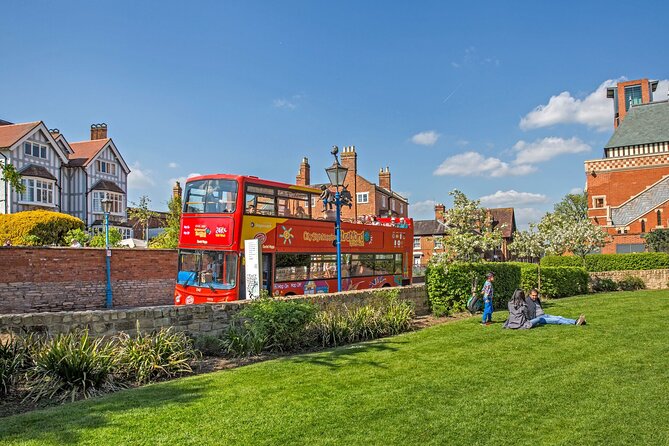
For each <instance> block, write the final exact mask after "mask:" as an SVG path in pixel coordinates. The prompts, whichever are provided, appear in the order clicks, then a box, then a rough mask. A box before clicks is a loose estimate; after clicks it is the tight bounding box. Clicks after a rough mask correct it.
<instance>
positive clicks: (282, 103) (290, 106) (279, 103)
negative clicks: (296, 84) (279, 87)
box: [272, 99, 297, 110]
mask: <svg viewBox="0 0 669 446" xmlns="http://www.w3.org/2000/svg"><path fill="white" fill-rule="evenodd" d="M272 105H273V106H274V108H282V109H284V110H295V108H296V107H297V105H295V103H294V102H291V101H290V100H288V99H274V101H272Z"/></svg>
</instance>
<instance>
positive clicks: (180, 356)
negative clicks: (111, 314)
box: [115, 326, 199, 384]
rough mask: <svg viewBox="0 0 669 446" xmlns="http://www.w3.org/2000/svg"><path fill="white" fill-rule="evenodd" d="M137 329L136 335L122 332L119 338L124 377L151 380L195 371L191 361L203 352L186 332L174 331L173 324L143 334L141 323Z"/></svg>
mask: <svg viewBox="0 0 669 446" xmlns="http://www.w3.org/2000/svg"><path fill="white" fill-rule="evenodd" d="M137 331H138V333H137V335H135V336H134V337H131V336H129V335H128V334H126V333H121V334H119V335H118V336H117V337H116V339H115V344H116V350H117V352H116V357H117V360H118V372H117V373H118V375H119V376H120V377H121V379H123V380H124V381H126V382H133V383H137V384H147V383H150V382H153V381H158V380H161V379H168V378H174V377H177V376H182V375H186V374H189V373H193V369H192V367H191V365H192V364H193V362H194V361H195V360H196V359H198V358H199V354H198V352H197V351H196V350H195V349H194V348H193V341H192V340H191V339H190V338H189V337H188V336H186V334H185V333H183V332H180V331H173V330H172V327H169V328H167V329H164V328H161V329H160V330H159V331H158V332H156V333H152V334H142V333H141V332H140V331H139V326H138V330H137Z"/></svg>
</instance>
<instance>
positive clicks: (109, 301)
mask: <svg viewBox="0 0 669 446" xmlns="http://www.w3.org/2000/svg"><path fill="white" fill-rule="evenodd" d="M110 254H111V253H110V252H109V212H105V258H106V260H107V303H106V306H107V308H111V307H112V288H111V264H110V260H111V259H110Z"/></svg>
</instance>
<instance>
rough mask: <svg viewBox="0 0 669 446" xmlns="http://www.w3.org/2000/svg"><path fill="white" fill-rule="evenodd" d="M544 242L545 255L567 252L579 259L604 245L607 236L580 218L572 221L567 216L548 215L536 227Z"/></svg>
mask: <svg viewBox="0 0 669 446" xmlns="http://www.w3.org/2000/svg"><path fill="white" fill-rule="evenodd" d="M538 228H539V232H540V233H541V234H542V237H544V239H545V241H546V252H547V254H553V255H562V254H565V253H568V252H571V253H573V254H574V255H577V256H579V257H581V258H584V257H585V255H586V254H589V253H590V252H592V251H593V250H594V249H596V248H601V247H602V246H604V245H605V244H606V242H607V241H608V239H609V235H608V234H607V233H606V232H605V231H604V230H603V229H602V228H601V227H600V226H598V225H594V224H592V223H591V222H590V220H589V219H588V218H587V217H586V218H582V219H580V220H574V219H573V218H571V217H569V216H568V215H565V214H561V213H557V212H553V213H548V214H546V216H545V217H544V218H543V219H542V220H541V222H540V223H539V225H538Z"/></svg>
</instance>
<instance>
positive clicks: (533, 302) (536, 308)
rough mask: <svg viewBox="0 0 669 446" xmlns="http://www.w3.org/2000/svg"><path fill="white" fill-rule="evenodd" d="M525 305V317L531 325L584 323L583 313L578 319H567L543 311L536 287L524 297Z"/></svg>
mask: <svg viewBox="0 0 669 446" xmlns="http://www.w3.org/2000/svg"><path fill="white" fill-rule="evenodd" d="M525 304H526V305H527V317H528V319H529V320H530V324H531V325H532V327H536V326H538V325H545V324H553V325H585V323H586V321H585V315H584V314H581V315H580V316H579V317H578V319H568V318H566V317H562V316H553V315H551V314H546V313H544V309H543V308H541V300H540V299H539V291H537V289H536V288H534V289H532V291H530V295H529V296H528V297H526V298H525Z"/></svg>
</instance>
